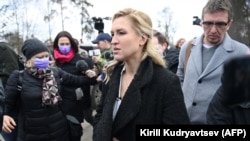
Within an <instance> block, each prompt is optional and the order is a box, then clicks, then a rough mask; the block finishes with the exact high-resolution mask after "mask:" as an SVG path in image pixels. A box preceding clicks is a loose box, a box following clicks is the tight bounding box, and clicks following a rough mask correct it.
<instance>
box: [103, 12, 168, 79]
mask: <svg viewBox="0 0 250 141" xmlns="http://www.w3.org/2000/svg"><path fill="white" fill-rule="evenodd" d="M125 16H126V17H128V18H129V19H130V21H131V23H132V24H133V26H132V28H133V29H134V30H135V31H136V32H137V33H138V34H139V35H142V36H144V35H146V36H147V41H146V43H145V44H144V50H143V55H142V58H141V61H142V60H144V59H145V58H146V57H147V56H150V57H151V58H152V60H153V62H154V63H155V64H157V65H160V66H162V67H166V65H165V61H164V60H163V58H162V56H161V55H160V54H159V53H158V51H157V50H156V48H155V47H154V45H153V43H152V36H153V29H152V21H151V19H150V17H149V16H148V15H147V14H145V13H144V12H142V11H139V10H136V9H132V8H125V9H122V10H119V11H118V12H117V13H115V14H114V16H113V19H112V20H113V21H114V20H116V19H117V18H120V17H125ZM118 63H121V62H118V61H116V60H114V61H112V63H111V64H109V65H108V67H107V75H106V78H105V82H108V81H109V80H110V75H111V73H112V70H113V68H114V67H115V66H116V65H117V64H118Z"/></svg>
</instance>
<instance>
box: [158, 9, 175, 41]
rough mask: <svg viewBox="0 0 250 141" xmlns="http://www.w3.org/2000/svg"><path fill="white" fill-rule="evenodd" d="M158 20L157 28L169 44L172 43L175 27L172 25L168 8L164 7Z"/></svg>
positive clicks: (171, 17) (171, 15) (171, 16)
mask: <svg viewBox="0 0 250 141" xmlns="http://www.w3.org/2000/svg"><path fill="white" fill-rule="evenodd" d="M159 15H160V20H158V28H159V30H160V32H162V33H163V34H164V35H165V36H166V38H167V39H168V41H169V42H170V43H173V38H174V35H175V33H176V27H175V26H174V24H173V13H172V12H171V9H170V8H169V7H165V8H164V9H163V10H162V11H161V12H160V14H159Z"/></svg>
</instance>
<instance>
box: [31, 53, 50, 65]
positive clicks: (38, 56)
mask: <svg viewBox="0 0 250 141" xmlns="http://www.w3.org/2000/svg"><path fill="white" fill-rule="evenodd" d="M48 57H49V52H47V51H44V52H40V53H37V54H36V55H34V56H32V57H31V58H30V59H29V60H27V64H28V67H33V66H34V59H36V58H38V59H43V58H48Z"/></svg>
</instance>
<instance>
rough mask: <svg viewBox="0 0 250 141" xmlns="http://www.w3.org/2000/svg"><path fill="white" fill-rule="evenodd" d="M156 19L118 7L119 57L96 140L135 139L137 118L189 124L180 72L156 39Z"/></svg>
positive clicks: (115, 37) (115, 43) (110, 73)
mask: <svg viewBox="0 0 250 141" xmlns="http://www.w3.org/2000/svg"><path fill="white" fill-rule="evenodd" d="M152 31H153V30H152V21H151V19H150V17H149V16H148V15H147V14H145V13H143V12H142V11H138V10H136V9H131V8H127V9H122V10H120V11H118V12H117V13H115V15H114V16H113V21H112V28H111V35H112V41H111V44H112V47H113V54H114V61H113V62H112V63H111V64H110V65H109V66H108V68H107V75H106V78H105V80H104V85H103V89H102V90H103V91H102V92H103V93H102V99H101V102H100V104H99V105H98V107H97V114H96V115H95V120H94V132H93V140H94V141H111V140H113V141H117V140H120V141H123V140H125V141H135V140H136V131H135V129H136V125H138V124H140V125H141V124H189V118H188V115H187V111H186V108H185V105H184V99H183V94H182V90H181V85H180V81H179V79H178V77H177V76H176V75H174V74H173V73H171V72H170V71H169V70H167V69H166V68H165V62H164V60H163V59H162V56H161V55H159V53H158V52H157V50H156V48H155V47H154V46H153V43H152V34H153V33H152Z"/></svg>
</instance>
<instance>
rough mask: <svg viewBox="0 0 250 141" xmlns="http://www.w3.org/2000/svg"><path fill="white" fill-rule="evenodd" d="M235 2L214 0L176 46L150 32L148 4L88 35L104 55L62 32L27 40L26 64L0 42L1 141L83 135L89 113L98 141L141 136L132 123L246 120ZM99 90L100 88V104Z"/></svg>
mask: <svg viewBox="0 0 250 141" xmlns="http://www.w3.org/2000/svg"><path fill="white" fill-rule="evenodd" d="M232 8H233V7H232V5H231V3H230V1H229V0H209V1H208V2H207V4H206V5H205V6H204V7H203V10H202V18H201V23H200V26H201V28H202V29H203V33H202V34H201V35H200V36H197V37H195V38H193V39H192V40H190V41H189V40H186V39H185V38H180V39H179V40H178V41H177V42H176V44H171V43H169V41H168V39H167V38H166V36H164V34H162V33H161V32H160V31H156V30H153V29H152V27H153V26H152V21H151V18H150V17H149V15H147V14H146V13H144V12H143V11H140V10H137V9H133V8H125V9H121V10H119V11H117V12H116V13H115V14H114V15H113V18H112V26H111V34H108V33H99V35H98V36H97V37H96V39H95V40H93V41H92V43H93V44H96V46H97V48H98V49H99V50H100V53H96V52H94V53H93V52H92V53H89V52H88V51H86V50H84V49H83V48H81V47H80V43H79V41H78V40H77V39H76V38H74V36H72V35H71V33H70V32H68V31H61V32H59V33H58V34H57V35H56V37H55V39H54V41H53V42H52V43H51V45H50V46H49V47H48V46H46V44H45V43H43V42H42V41H40V40H38V39H27V40H26V41H25V42H24V43H23V45H22V49H21V50H22V54H23V55H24V57H25V61H24V65H23V68H21V67H20V66H19V64H18V61H19V60H18V59H17V58H18V57H16V56H15V53H13V51H11V49H10V47H8V46H7V44H6V43H4V44H0V49H1V50H2V51H1V54H0V57H1V58H7V59H1V60H0V61H1V64H0V77H1V80H2V81H3V83H2V85H3V90H4V91H0V92H1V95H0V96H1V97H0V100H1V108H2V111H3V112H2V113H1V114H2V122H1V123H2V132H1V135H2V136H3V137H4V139H5V141H16V140H17V141H44V140H47V141H52V140H53V141H80V140H81V136H82V135H83V133H84V129H83V128H82V126H81V124H82V123H83V122H84V120H86V121H87V122H88V123H90V125H92V126H93V138H92V139H93V141H111V140H112V141H135V140H136V125H149V124H151V125H208V124H211V125H218V124H220V125H221V124H222V125H225V124H249V123H250V120H249V118H247V117H248V116H247V115H249V107H250V106H249V102H250V101H248V100H250V98H249V97H250V96H249V95H250V93H249V90H248V88H246V87H244V86H248V85H249V84H250V83H249V80H247V79H249V78H250V77H249V76H248V75H249V70H248V69H247V68H246V67H247V63H245V64H244V65H242V63H241V64H240V65H239V63H238V64H237V63H235V62H239V61H241V62H244V61H245V62H247V61H246V60H249V61H250V58H249V57H248V54H249V52H250V50H249V47H248V46H246V45H245V44H243V43H240V42H238V41H236V40H234V39H232V38H231V37H230V35H229V34H228V30H229V29H230V27H231V25H232V22H233V13H232V11H233V10H232ZM187 52H188V53H187ZM8 54H9V55H8ZM3 56H5V57H3ZM238 56H246V57H244V58H237V57H238ZM234 59H238V60H234ZM7 62H8V63H7ZM235 64H237V65H238V66H237V65H235ZM236 66H237V67H236ZM236 69H240V70H236ZM229 70H230V71H229ZM232 70H234V71H232ZM239 71H240V72H241V74H242V73H243V74H245V76H246V77H245V76H244V75H239ZM232 78H234V79H232ZM232 86H235V89H237V91H239V92H240V93H242V94H241V95H239V96H240V98H239V97H237V96H236V95H238V93H237V92H236V90H235V89H233V88H234V87H233V88H232ZM236 86H237V87H236ZM93 87H95V88H98V89H99V90H100V92H101V96H100V99H99V101H98V103H97V105H96V107H95V109H93V106H92V104H93V103H92V102H93V100H92V99H91V91H92V89H93ZM18 88H19V89H18ZM242 89H243V90H242ZM1 90H2V89H1ZM239 107H240V108H239ZM93 110H95V112H93ZM93 113H95V114H93ZM235 113H236V114H235ZM243 115H244V116H243Z"/></svg>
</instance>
